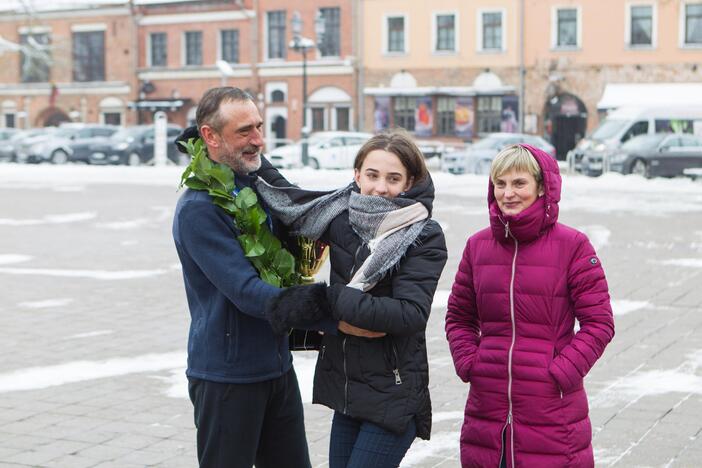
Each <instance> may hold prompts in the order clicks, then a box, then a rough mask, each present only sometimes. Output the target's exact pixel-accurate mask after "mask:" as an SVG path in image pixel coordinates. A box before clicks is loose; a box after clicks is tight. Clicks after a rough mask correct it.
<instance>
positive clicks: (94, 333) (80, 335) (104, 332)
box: [64, 330, 114, 340]
mask: <svg viewBox="0 0 702 468" xmlns="http://www.w3.org/2000/svg"><path fill="white" fill-rule="evenodd" d="M112 333H114V332H113V331H112V330H95V331H91V332H85V333H77V334H75V335H71V336H67V337H66V338H64V339H65V340H78V339H81V338H92V337H94V336H104V335H111V334H112Z"/></svg>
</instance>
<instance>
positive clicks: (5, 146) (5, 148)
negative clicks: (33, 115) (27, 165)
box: [0, 127, 56, 162]
mask: <svg viewBox="0 0 702 468" xmlns="http://www.w3.org/2000/svg"><path fill="white" fill-rule="evenodd" d="M50 128H51V130H48V131H49V132H51V131H55V130H56V129H55V128H54V127H50ZM46 130H47V129H46V128H33V129H30V130H19V131H17V132H15V133H13V134H12V136H11V137H10V138H9V139H7V140H5V141H3V142H2V143H0V161H10V162H13V161H17V147H18V146H19V144H20V143H21V142H22V141H24V140H27V139H29V138H34V137H37V136H40V135H43V134H45V133H46Z"/></svg>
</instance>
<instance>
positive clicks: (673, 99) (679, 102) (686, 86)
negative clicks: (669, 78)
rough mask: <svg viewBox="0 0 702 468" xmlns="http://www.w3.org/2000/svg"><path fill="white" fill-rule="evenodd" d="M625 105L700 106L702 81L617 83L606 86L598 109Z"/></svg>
mask: <svg viewBox="0 0 702 468" xmlns="http://www.w3.org/2000/svg"><path fill="white" fill-rule="evenodd" d="M623 106H648V107H656V106H700V107H702V83H615V84H608V85H606V86H605V89H604V93H602V98H601V99H600V101H599V102H598V103H597V109H598V110H608V109H615V108H617V107H623Z"/></svg>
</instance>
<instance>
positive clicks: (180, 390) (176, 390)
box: [155, 367, 190, 400]
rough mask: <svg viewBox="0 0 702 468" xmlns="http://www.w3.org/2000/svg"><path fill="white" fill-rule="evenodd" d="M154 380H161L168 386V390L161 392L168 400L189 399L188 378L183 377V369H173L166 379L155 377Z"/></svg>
mask: <svg viewBox="0 0 702 468" xmlns="http://www.w3.org/2000/svg"><path fill="white" fill-rule="evenodd" d="M155 378H157V379H159V380H162V381H163V382H165V383H166V384H167V385H168V388H167V389H166V390H164V391H163V394H164V395H166V396H167V397H169V398H184V399H186V400H189V399H190V395H189V394H188V378H187V377H186V376H185V367H180V368H178V369H173V370H172V371H171V375H169V376H168V377H160V376H156V377H155Z"/></svg>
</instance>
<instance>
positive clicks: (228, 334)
mask: <svg viewBox="0 0 702 468" xmlns="http://www.w3.org/2000/svg"><path fill="white" fill-rule="evenodd" d="M237 317H238V316H237V314H233V313H228V314H227V326H226V330H225V335H224V346H225V347H226V349H227V354H226V357H225V361H226V362H234V361H235V360H236V357H237V355H238V354H239V323H238V320H237Z"/></svg>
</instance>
